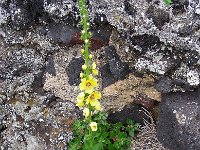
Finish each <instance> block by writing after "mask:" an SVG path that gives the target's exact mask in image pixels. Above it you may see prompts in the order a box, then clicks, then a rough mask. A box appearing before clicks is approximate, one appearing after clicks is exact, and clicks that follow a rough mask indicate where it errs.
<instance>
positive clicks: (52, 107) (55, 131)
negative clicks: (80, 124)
mask: <svg viewBox="0 0 200 150" xmlns="http://www.w3.org/2000/svg"><path fill="white" fill-rule="evenodd" d="M46 94H47V93H46ZM45 97H46V98H45V99H46V100H45V99H43V102H41V101H42V99H34V100H33V103H31V102H29V103H24V102H20V101H18V100H15V101H13V102H12V103H10V104H9V105H4V106H0V108H3V109H0V113H1V116H0V137H1V139H3V140H2V141H1V140H0V143H1V145H0V148H1V149H5V148H8V149H13V147H14V148H17V149H19V148H20V149H27V150H31V149H37V150H44V149H58V150H59V149H62V150H67V142H69V140H70V139H72V137H73V133H72V132H71V125H72V123H73V121H74V120H76V119H78V118H81V117H83V116H82V113H81V111H80V110H79V109H78V107H76V106H75V104H73V103H72V102H69V101H67V100H62V99H60V98H58V97H55V96H51V97H48V96H47V95H45ZM49 98H50V99H49ZM51 98H52V99H51ZM45 101H46V102H47V103H46V102H45ZM26 106H29V108H28V109H27V107H26ZM24 109H25V110H24ZM2 110H3V111H2ZM1 117H3V119H2V118H1Z"/></svg>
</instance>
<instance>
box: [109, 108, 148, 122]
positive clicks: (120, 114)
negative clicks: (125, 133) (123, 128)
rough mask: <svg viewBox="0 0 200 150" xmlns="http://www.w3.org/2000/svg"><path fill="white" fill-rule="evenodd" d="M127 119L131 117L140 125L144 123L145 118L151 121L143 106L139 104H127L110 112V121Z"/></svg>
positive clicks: (124, 120)
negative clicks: (118, 109) (119, 109)
mask: <svg viewBox="0 0 200 150" xmlns="http://www.w3.org/2000/svg"><path fill="white" fill-rule="evenodd" d="M127 119H131V120H133V121H134V122H135V123H139V124H140V125H144V120H146V121H150V118H149V117H148V116H147V115H146V112H145V110H144V109H143V107H142V106H140V105H137V104H129V105H126V106H125V107H124V108H123V109H122V110H121V111H116V112H112V113H109V114H108V118H107V120H108V122H111V123H117V122H122V123H125V122H126V120H127Z"/></svg>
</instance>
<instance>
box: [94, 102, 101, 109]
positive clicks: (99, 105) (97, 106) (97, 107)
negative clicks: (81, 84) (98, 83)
mask: <svg viewBox="0 0 200 150" xmlns="http://www.w3.org/2000/svg"><path fill="white" fill-rule="evenodd" d="M95 109H96V110H98V111H99V110H101V104H100V102H99V101H98V103H97V104H96V105H95Z"/></svg>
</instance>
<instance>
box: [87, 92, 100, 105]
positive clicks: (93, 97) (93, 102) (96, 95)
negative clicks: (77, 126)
mask: <svg viewBox="0 0 200 150" xmlns="http://www.w3.org/2000/svg"><path fill="white" fill-rule="evenodd" d="M100 98H101V93H100V92H98V91H95V92H93V93H92V94H90V95H89V96H88V98H87V99H86V104H89V103H90V104H91V106H96V105H99V104H98V103H99V101H98V100H99V99H100Z"/></svg>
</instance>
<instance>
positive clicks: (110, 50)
mask: <svg viewBox="0 0 200 150" xmlns="http://www.w3.org/2000/svg"><path fill="white" fill-rule="evenodd" d="M105 54H106V57H107V60H108V63H109V66H110V71H111V73H112V74H113V76H114V78H115V79H123V78H124V77H125V76H126V75H127V74H128V73H129V67H128V64H127V63H125V62H122V61H121V60H120V58H119V56H118V54H117V52H116V49H115V47H114V46H107V47H106V48H105Z"/></svg>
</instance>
